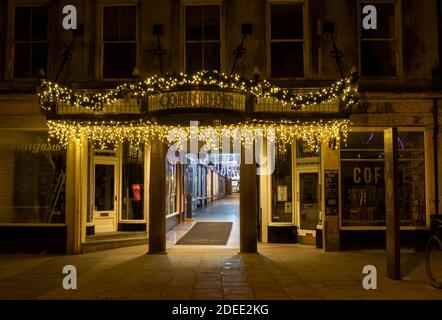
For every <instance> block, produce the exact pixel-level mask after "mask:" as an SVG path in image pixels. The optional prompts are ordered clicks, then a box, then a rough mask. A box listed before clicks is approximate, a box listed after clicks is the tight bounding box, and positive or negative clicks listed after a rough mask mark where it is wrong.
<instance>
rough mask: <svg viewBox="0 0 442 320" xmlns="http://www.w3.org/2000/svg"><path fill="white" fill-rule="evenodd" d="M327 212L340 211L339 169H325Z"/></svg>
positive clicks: (332, 213) (327, 213) (329, 213)
mask: <svg viewBox="0 0 442 320" xmlns="http://www.w3.org/2000/svg"><path fill="white" fill-rule="evenodd" d="M324 180H325V214H326V215H337V214H338V213H339V198H338V192H339V191H338V170H325V174H324Z"/></svg>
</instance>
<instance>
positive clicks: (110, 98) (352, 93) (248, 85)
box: [38, 70, 358, 111]
mask: <svg viewBox="0 0 442 320" xmlns="http://www.w3.org/2000/svg"><path fill="white" fill-rule="evenodd" d="M356 79H357V76H356V74H355V73H352V75H351V76H350V77H348V78H345V79H341V80H339V81H336V82H335V83H334V84H333V85H331V86H330V87H327V88H322V89H319V90H316V91H313V92H309V93H306V94H294V93H292V92H290V90H288V89H284V88H280V87H277V86H275V85H272V84H271V83H270V82H268V81H266V80H264V81H260V80H248V79H244V78H242V77H240V76H239V75H238V74H225V73H220V72H218V71H216V70H214V71H205V70H203V71H199V72H197V73H195V74H193V75H188V74H185V73H168V74H165V75H164V76H163V75H155V76H152V77H149V78H147V79H146V80H144V81H132V82H128V83H124V84H121V85H119V86H117V87H116V88H115V89H110V90H104V91H102V92H85V91H81V90H79V91H76V90H73V89H70V88H67V87H61V86H59V85H58V84H57V83H52V82H50V81H47V80H42V81H41V83H40V88H39V91H38V96H39V102H40V106H41V108H42V109H43V110H51V108H52V106H53V105H54V103H56V102H61V103H65V104H68V105H71V106H74V107H82V108H86V109H91V110H94V111H101V110H103V106H104V105H108V104H113V103H115V102H117V101H118V100H120V99H124V98H127V97H130V96H133V97H144V96H147V95H150V94H153V93H158V92H164V91H169V90H172V89H174V90H177V89H189V88H195V87H198V88H207V89H221V90H223V89H224V90H234V91H239V92H242V93H244V94H251V95H254V96H255V97H258V98H259V97H273V98H275V99H277V100H278V101H280V102H282V104H283V105H287V104H289V105H290V106H291V108H292V109H294V110H300V109H302V108H303V107H305V106H307V105H318V104H321V103H327V102H330V101H331V100H333V99H335V98H339V99H340V101H341V103H342V104H343V106H344V107H345V108H349V107H351V106H352V105H353V104H356V103H357V101H358V92H357V86H356V85H355V82H356Z"/></svg>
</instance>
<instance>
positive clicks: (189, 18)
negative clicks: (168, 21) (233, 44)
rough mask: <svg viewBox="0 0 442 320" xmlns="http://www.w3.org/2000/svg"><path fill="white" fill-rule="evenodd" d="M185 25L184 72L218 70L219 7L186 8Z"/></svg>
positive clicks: (219, 57) (219, 42) (191, 6)
mask: <svg viewBox="0 0 442 320" xmlns="http://www.w3.org/2000/svg"><path fill="white" fill-rule="evenodd" d="M185 24H186V28H185V63H186V72H187V73H195V72H197V71H199V70H203V69H204V70H210V71H211V70H220V65H221V55H220V50H221V31H220V30H221V28H220V24H221V21H220V6H219V5H207V6H193V5H190V6H186V9H185Z"/></svg>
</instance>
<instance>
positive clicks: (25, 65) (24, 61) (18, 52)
mask: <svg viewBox="0 0 442 320" xmlns="http://www.w3.org/2000/svg"><path fill="white" fill-rule="evenodd" d="M30 57H31V44H28V43H16V44H15V46H14V78H29V77H31V69H30V68H31V66H30Z"/></svg>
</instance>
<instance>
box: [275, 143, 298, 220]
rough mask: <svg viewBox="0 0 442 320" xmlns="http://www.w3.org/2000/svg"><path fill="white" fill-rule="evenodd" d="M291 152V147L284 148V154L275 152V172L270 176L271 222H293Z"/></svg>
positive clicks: (278, 151)
mask: <svg viewBox="0 0 442 320" xmlns="http://www.w3.org/2000/svg"><path fill="white" fill-rule="evenodd" d="M291 151H292V148H291V145H287V146H286V152H281V151H280V150H278V148H276V150H275V170H274V172H273V174H272V222H293V221H292V220H293V219H292V217H293V215H292V156H291V153H292V152H291ZM288 208H290V209H288Z"/></svg>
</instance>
